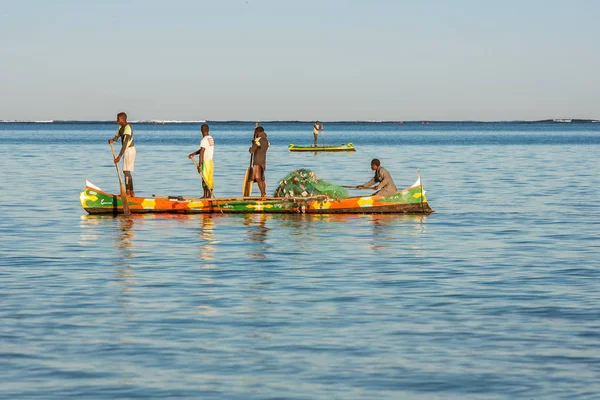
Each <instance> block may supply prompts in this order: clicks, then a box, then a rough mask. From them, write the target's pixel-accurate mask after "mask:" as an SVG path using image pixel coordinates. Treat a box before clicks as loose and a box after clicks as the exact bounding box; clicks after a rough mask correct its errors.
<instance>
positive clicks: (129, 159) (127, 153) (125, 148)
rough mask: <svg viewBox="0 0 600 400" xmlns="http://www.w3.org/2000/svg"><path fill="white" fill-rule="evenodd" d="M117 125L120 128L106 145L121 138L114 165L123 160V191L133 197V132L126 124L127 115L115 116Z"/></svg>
mask: <svg viewBox="0 0 600 400" xmlns="http://www.w3.org/2000/svg"><path fill="white" fill-rule="evenodd" d="M117 123H118V124H119V126H120V128H119V130H118V131H117V134H116V135H115V137H114V138H112V139H108V143H110V144H112V143H114V142H116V141H117V140H119V138H121V151H120V152H119V155H118V156H117V157H116V158H115V164H118V163H119V161H121V158H123V175H124V176H125V190H126V192H127V196H131V197H135V193H134V192H133V178H132V176H131V173H132V172H133V166H134V164H135V147H133V131H132V130H131V125H129V124H128V123H127V114H125V113H124V112H120V113H118V114H117Z"/></svg>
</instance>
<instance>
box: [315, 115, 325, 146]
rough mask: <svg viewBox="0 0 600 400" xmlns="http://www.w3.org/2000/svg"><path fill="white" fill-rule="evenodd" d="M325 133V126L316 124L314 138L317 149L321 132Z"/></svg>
mask: <svg viewBox="0 0 600 400" xmlns="http://www.w3.org/2000/svg"><path fill="white" fill-rule="evenodd" d="M321 131H323V125H322V124H319V121H316V122H315V125H314V126H313V136H314V138H315V147H317V139H318V138H319V132H321Z"/></svg>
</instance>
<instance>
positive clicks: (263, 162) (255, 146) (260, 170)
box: [250, 126, 269, 199]
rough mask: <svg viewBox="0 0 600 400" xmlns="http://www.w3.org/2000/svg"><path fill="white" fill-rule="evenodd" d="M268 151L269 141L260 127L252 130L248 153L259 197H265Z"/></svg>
mask: <svg viewBox="0 0 600 400" xmlns="http://www.w3.org/2000/svg"><path fill="white" fill-rule="evenodd" d="M268 149H269V140H268V139H267V134H266V133H265V129H264V128H263V127H262V126H259V127H257V128H256V129H255V130H254V140H253V141H252V147H250V153H252V154H253V156H254V157H253V169H252V174H253V180H254V182H256V183H257V184H258V188H259V189H260V196H261V197H262V198H263V199H264V198H266V197H267V185H266V183H265V169H266V168H267V150H268Z"/></svg>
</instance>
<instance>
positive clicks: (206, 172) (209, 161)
mask: <svg viewBox="0 0 600 400" xmlns="http://www.w3.org/2000/svg"><path fill="white" fill-rule="evenodd" d="M208 131H209V129H208V125H207V124H202V126H201V127H200V132H202V140H201V141H200V149H198V151H195V152H193V153H190V155H189V156H188V157H189V158H194V156H195V155H196V154H200V162H199V165H200V171H198V172H200V174H201V175H202V189H204V195H203V196H202V198H203V199H209V198H211V197H212V196H211V194H212V190H213V187H214V180H213V172H214V170H215V164H214V162H213V155H214V153H215V141H214V140H213V138H212V136H210V135H209V134H208Z"/></svg>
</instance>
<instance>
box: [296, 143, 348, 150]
mask: <svg viewBox="0 0 600 400" xmlns="http://www.w3.org/2000/svg"><path fill="white" fill-rule="evenodd" d="M288 150H289V151H308V152H312V151H356V150H355V149H354V145H353V144H352V143H348V144H341V145H339V146H316V147H314V146H296V145H295V144H290V145H289V146H288Z"/></svg>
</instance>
